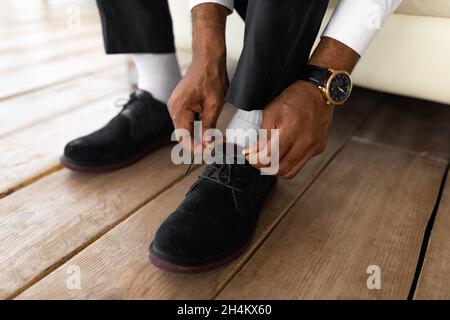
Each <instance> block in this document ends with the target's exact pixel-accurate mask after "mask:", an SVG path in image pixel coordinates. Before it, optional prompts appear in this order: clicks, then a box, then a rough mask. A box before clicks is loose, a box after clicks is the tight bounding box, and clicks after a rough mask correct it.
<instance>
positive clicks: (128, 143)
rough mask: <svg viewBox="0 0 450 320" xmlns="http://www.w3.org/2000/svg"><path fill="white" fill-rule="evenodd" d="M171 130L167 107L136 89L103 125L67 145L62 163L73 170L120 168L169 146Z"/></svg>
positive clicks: (94, 170) (95, 170) (171, 125)
mask: <svg viewBox="0 0 450 320" xmlns="http://www.w3.org/2000/svg"><path fill="white" fill-rule="evenodd" d="M173 129H174V128H173V124H172V120H171V118H170V115H169V112H168V111H167V106H166V105H165V104H163V103H161V102H159V101H158V100H155V99H154V98H153V97H152V95H151V94H149V93H147V92H145V91H142V90H138V91H136V92H134V93H132V94H131V95H130V99H129V100H128V102H127V103H126V104H125V105H124V106H123V108H122V110H121V111H120V113H119V114H118V115H117V116H115V117H114V118H113V119H112V120H111V121H110V122H109V123H108V124H107V125H106V126H104V127H103V128H101V129H100V130H98V131H95V132H93V133H91V134H89V135H87V136H84V137H81V138H78V139H75V140H73V141H71V142H69V143H68V144H67V145H66V147H65V149H64V155H63V156H62V157H61V164H62V165H63V166H64V167H66V168H69V169H72V170H75V171H91V172H97V171H99V172H101V171H110V170H115V169H119V168H122V167H125V166H127V165H130V164H132V163H134V162H136V161H138V160H140V159H141V158H143V157H144V156H146V155H147V154H148V153H150V152H151V151H154V150H155V149H157V148H159V147H162V146H164V145H167V144H169V143H170V142H171V141H170V136H171V134H172V131H173Z"/></svg>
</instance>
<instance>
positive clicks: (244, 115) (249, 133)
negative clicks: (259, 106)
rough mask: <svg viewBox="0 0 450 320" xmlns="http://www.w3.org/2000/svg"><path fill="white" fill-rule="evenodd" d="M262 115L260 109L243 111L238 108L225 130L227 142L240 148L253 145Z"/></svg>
mask: <svg viewBox="0 0 450 320" xmlns="http://www.w3.org/2000/svg"><path fill="white" fill-rule="evenodd" d="M262 116H263V111H262V110H254V111H244V110H241V109H238V110H237V112H236V113H235V114H234V116H233V118H232V119H231V121H230V124H229V125H228V128H227V130H226V139H227V142H230V143H233V142H234V143H236V144H237V145H238V146H239V147H242V148H248V147H250V146H252V145H254V144H255V143H256V141H257V138H258V130H259V128H260V127H261V122H262ZM228 129H232V130H228Z"/></svg>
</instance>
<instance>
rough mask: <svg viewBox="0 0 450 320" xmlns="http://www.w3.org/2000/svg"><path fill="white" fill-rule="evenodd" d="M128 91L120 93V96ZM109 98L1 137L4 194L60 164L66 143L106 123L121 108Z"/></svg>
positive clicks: (0, 174)
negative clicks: (60, 157) (3, 151)
mask: <svg viewBox="0 0 450 320" xmlns="http://www.w3.org/2000/svg"><path fill="white" fill-rule="evenodd" d="M126 93H127V91H123V92H122V93H116V96H115V97H116V99H118V98H119V97H120V96H125V95H126ZM111 98H112V97H108V98H106V99H103V100H100V101H98V102H95V103H93V104H90V105H86V106H85V107H83V108H80V109H77V110H75V111H74V112H68V113H65V114H63V115H62V116H60V117H56V118H55V119H52V120H49V121H44V122H42V123H39V124H37V125H35V126H32V127H29V128H27V129H26V130H23V131H19V132H18V133H16V134H13V135H10V136H7V137H5V138H3V139H1V140H0V148H1V150H8V152H5V153H4V154H2V155H1V157H0V168H1V170H0V197H2V196H5V195H7V194H10V193H11V192H13V191H15V190H16V189H17V188H19V187H22V186H23V185H24V184H28V183H29V182H30V181H33V180H34V179H35V178H36V177H39V176H42V175H43V174H45V173H47V172H48V171H51V170H53V169H55V168H58V166H59V160H58V158H59V156H60V155H61V154H62V152H63V149H64V145H65V144H66V143H67V142H68V141H70V140H72V139H74V138H76V137H79V136H81V135H84V134H87V133H89V132H91V131H93V130H95V129H97V128H99V127H101V126H102V125H104V124H105V123H106V122H107V121H108V120H109V119H110V118H112V117H113V116H114V114H117V113H118V111H119V110H118V109H117V108H115V107H114V105H113V101H114V98H112V99H111Z"/></svg>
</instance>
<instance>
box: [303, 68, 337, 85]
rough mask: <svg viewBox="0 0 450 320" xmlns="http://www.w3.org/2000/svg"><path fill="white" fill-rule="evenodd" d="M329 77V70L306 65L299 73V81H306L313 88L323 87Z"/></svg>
mask: <svg viewBox="0 0 450 320" xmlns="http://www.w3.org/2000/svg"><path fill="white" fill-rule="evenodd" d="M329 75H330V70H329V69H327V68H322V67H319V66H315V65H312V64H307V65H305V66H304V67H303V69H302V71H301V72H300V79H301V80H304V81H308V82H310V83H312V84H313V85H315V86H318V87H324V86H325V83H326V81H327V79H328V76H329Z"/></svg>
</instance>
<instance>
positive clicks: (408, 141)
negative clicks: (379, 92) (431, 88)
mask: <svg viewBox="0 0 450 320" xmlns="http://www.w3.org/2000/svg"><path fill="white" fill-rule="evenodd" d="M356 135H357V136H358V137H360V138H363V139H365V140H366V141H374V142H378V143H384V144H388V145H391V146H395V147H400V148H403V149H409V150H414V151H416V152H419V153H423V154H429V155H431V156H435V157H440V158H443V159H449V158H450V143H449V141H450V140H449V139H450V138H449V137H450V108H449V107H448V106H445V105H441V104H437V103H433V102H428V101H423V100H418V99H412V98H407V97H400V96H394V95H386V96H385V98H384V99H383V101H382V103H381V104H380V105H379V106H378V107H377V108H376V110H375V111H374V113H373V114H372V115H371V117H370V118H368V119H367V121H366V123H364V125H363V126H361V131H360V132H358V133H357V134H356Z"/></svg>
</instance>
